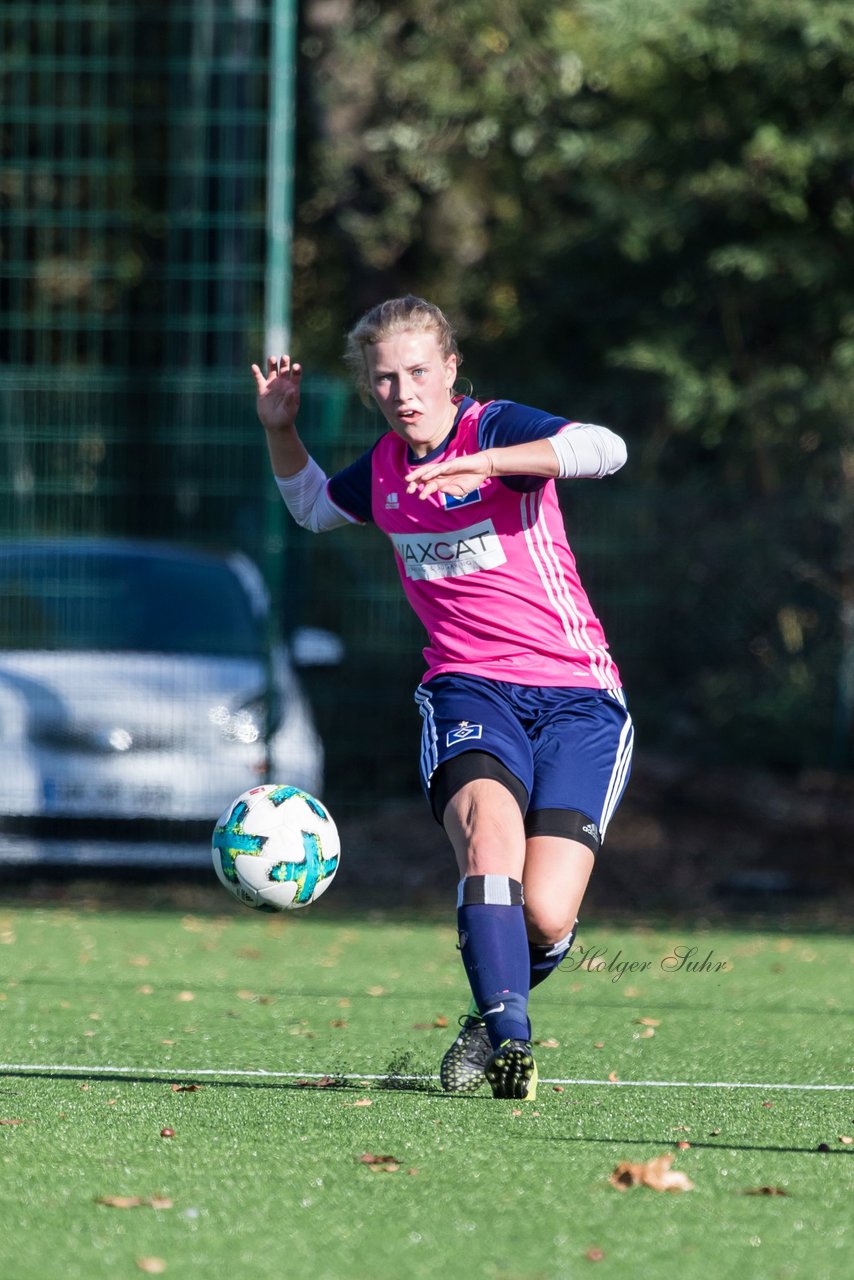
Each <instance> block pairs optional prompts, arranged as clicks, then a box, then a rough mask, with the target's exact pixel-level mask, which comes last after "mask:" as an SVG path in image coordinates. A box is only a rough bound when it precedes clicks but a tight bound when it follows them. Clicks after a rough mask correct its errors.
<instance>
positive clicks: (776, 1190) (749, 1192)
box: [741, 1187, 789, 1196]
mask: <svg viewBox="0 0 854 1280" xmlns="http://www.w3.org/2000/svg"><path fill="white" fill-rule="evenodd" d="M741 1194H742V1195H743V1196H787V1195H788V1194H789V1193H788V1191H784V1190H783V1188H782V1187H748V1188H747V1189H746V1190H744V1191H742V1193H741Z"/></svg>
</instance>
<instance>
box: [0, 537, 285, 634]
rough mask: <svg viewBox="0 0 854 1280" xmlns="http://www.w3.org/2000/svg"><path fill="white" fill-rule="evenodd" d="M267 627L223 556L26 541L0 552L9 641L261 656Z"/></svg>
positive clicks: (1, 602)
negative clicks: (55, 545)
mask: <svg viewBox="0 0 854 1280" xmlns="http://www.w3.org/2000/svg"><path fill="white" fill-rule="evenodd" d="M264 639H265V637H264V628H263V624H262V620H261V619H260V618H259V616H258V611H257V605H255V606H254V607H253V601H252V600H251V599H250V597H249V594H248V593H247V591H245V590H244V588H243V586H242V584H241V582H240V580H239V579H238V577H237V575H236V574H235V573H234V572H233V571H232V570H231V568H230V567H229V566H228V565H227V564H226V563H225V562H223V561H217V560H206V559H204V558H203V557H199V558H198V559H194V558H187V559H182V558H180V557H179V556H174V557H173V556H170V555H168V554H164V555H160V554H150V555H149V554H145V553H139V552H123V551H118V550H117V551H112V550H111V551H100V550H99V551H86V550H78V549H70V548H21V549H11V550H4V551H2V552H0V648H4V649H73V650H77V651H81V650H101V651H110V652H130V651H133V652H143V653H148V652H153V653H197V654H212V655H216V656H228V657H242V656H249V655H251V656H257V655H258V654H260V653H262V652H263V650H264Z"/></svg>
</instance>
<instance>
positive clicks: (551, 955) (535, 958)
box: [528, 920, 578, 991]
mask: <svg viewBox="0 0 854 1280" xmlns="http://www.w3.org/2000/svg"><path fill="white" fill-rule="evenodd" d="M577 927H578V921H577V920H576V922H575V926H574V927H573V929H572V932H571V933H568V934H567V935H566V937H565V938H561V939H560V941H559V942H529V943H528V958H529V964H530V970H531V973H530V987H531V990H532V991H533V989H534V987H538V986H539V985H540V983H541V982H545V980H546V978H547V977H548V976H549V974H550V973H554V971H555V969H556V968H557V967H558V965H559V964H560V962H561V960H564V959H565V958H566V956H567V955H568V954H569V951H570V948H571V947H572V944H573V942H574V941H575V930H576V929H577Z"/></svg>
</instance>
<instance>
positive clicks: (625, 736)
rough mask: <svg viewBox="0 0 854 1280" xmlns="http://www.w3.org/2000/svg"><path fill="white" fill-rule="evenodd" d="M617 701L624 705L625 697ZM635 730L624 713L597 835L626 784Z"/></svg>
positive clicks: (609, 817) (610, 817) (601, 831)
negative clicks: (624, 719) (624, 717)
mask: <svg viewBox="0 0 854 1280" xmlns="http://www.w3.org/2000/svg"><path fill="white" fill-rule="evenodd" d="M618 701H619V702H620V703H621V705H622V706H625V699H624V698H620V699H618ZM634 740H635V730H634V725H633V724H632V719H631V716H629V715H628V714H627V715H626V723H625V724H624V725H623V727H622V729H621V731H620V742H619V746H618V747H617V758H616V760H615V761H614V768H613V770H612V771H611V780H610V782H609V783H608V790H607V791H606V792H605V802H604V804H603V805H602V815H601V817H600V818H599V835H600V836H602V837H603V838H604V835H605V832H606V830H607V828H608V823H609V822H610V821H611V819H612V818H613V816H614V811H615V809H616V808H617V805H618V804H619V803H620V798H621V796H622V794H623V790H624V788H625V785H626V779H627V778H628V774H629V768H630V767H631V763H632V749H633V747H634Z"/></svg>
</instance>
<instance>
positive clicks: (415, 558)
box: [371, 401, 620, 689]
mask: <svg viewBox="0 0 854 1280" xmlns="http://www.w3.org/2000/svg"><path fill="white" fill-rule="evenodd" d="M485 408H487V406H486V405H481V404H478V403H477V402H475V401H470V402H468V403H467V405H466V408H465V412H464V413H463V415H462V417H461V418H460V419H459V420H458V423H457V429H456V431H455V432H454V434H453V435H452V436H451V438H450V440H449V442H448V444H447V447H446V449H445V452H444V454H442V455H441V456H444V457H457V456H459V455H461V454H470V453H476V452H478V451H479V449H480V448H482V447H483V446H482V445H481V443H480V442H479V439H478V421H479V419H480V416H481V414H482V413H483V411H484V409H485ZM436 460H437V457H435V456H431V461H436ZM371 463H372V467H371V471H372V478H371V517H372V519H373V520H374V522H375V523H376V524H377V525H378V526H379V528H380V529H382V530H383V532H384V533H386V534H387V535H388V537H389V538H390V539H391V542H392V543H393V545H394V549H395V553H396V555H395V558H396V561H397V567H398V571H399V573H400V579H401V582H402V583H403V589H404V591H405V592H406V596H407V599H408V600H409V603H410V604H411V605H412V608H413V609H414V610H415V612H416V614H417V615H418V617H419V618H420V620H421V622H422V623H423V625H424V627H425V629H426V631H427V635H428V644H427V647H426V649H425V650H424V657H425V659H426V662H427V671H426V673H425V676H424V679H425V680H430V679H431V677H433V676H436V675H439V674H441V673H443V672H451V671H454V672H463V673H467V674H469V675H479V676H486V677H489V678H491V679H496V680H506V681H509V682H511V683H515V684H524V685H557V686H559V685H563V686H567V687H582V688H594V689H616V688H619V686H620V677H619V674H618V672H617V668H616V666H615V665H614V662H613V661H612V659H611V656H610V654H609V652H608V645H607V642H606V640H605V635H604V632H603V630H602V627H601V624H600V623H599V620H598V619H597V617H596V615H595V614H594V613H593V610H592V609H591V607H590V602H589V600H588V599H587V595H586V593H585V591H584V588H583V587H582V585H581V581H580V579H579V577H578V572H577V570H576V567H575V558H574V556H573V554H572V552H571V550H570V548H569V544H568V542H567V537H566V531H565V529H564V524H563V517H562V514H561V511H560V507H559V504H558V499H557V493H556V490H555V484H554V481H552V480H548V481H546V482H545V483H544V484H543V485H542V486H541V487H537V488H534V489H529V490H528V491H526V492H521V491H519V490H516V489H513V488H511V487H510V486H509V485H508V484H506V483H504V482H503V481H502V480H500V479H490V480H487V481H485V482H484V483H483V484H482V485H481V486H480V488H479V489H477V490H475V492H474V493H472V494H469V495H468V496H467V497H466V498H464V499H462V500H459V499H454V498H449V497H448V495H443V494H440V493H436V494H431V495H430V497H428V498H426V499H423V500H422V499H420V498H419V497H418V494H417V493H413V494H408V493H407V492H406V484H405V482H404V479H403V477H404V475H405V474H406V473H407V472H408V471H409V470H410V468H411V466H412V462H411V460H410V459H409V456H408V450H407V445H406V443H405V442H404V441H403V440H401V439H400V437H399V436H397V435H395V434H394V432H389V433H388V434H387V435H384V436H383V437H382V438H381V439H380V440H379V441H378V442H377V444H376V445H375V446H374V448H373V450H372V454H371Z"/></svg>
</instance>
